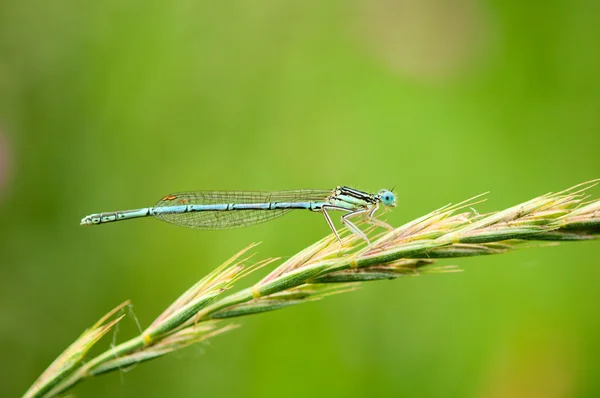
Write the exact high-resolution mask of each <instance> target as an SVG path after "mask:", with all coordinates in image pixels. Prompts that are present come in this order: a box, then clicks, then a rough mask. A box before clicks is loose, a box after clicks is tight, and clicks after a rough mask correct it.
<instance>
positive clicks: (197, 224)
mask: <svg viewBox="0 0 600 398" xmlns="http://www.w3.org/2000/svg"><path fill="white" fill-rule="evenodd" d="M380 204H383V205H384V206H392V207H394V206H396V197H395V196H394V194H393V193H392V192H391V190H387V189H382V190H380V191H379V192H378V193H377V194H371V193H368V192H363V191H359V190H358V189H354V188H350V187H345V186H342V187H337V188H336V189H334V190H333V191H332V190H310V189H305V190H296V191H274V192H253V191H197V192H182V193H174V194H169V195H167V196H165V197H164V198H162V199H161V200H159V201H158V203H157V204H156V205H155V206H154V207H144V208H142V209H135V210H123V211H114V212H109V213H97V214H91V215H89V216H86V217H84V218H83V219H82V220H81V225H93V224H103V223H107V222H112V221H121V220H129V219H132V218H139V217H148V216H154V217H156V218H158V219H160V220H163V221H167V222H170V223H172V224H177V225H182V226H186V227H191V228H198V229H227V228H237V227H246V226H248V225H254V224H258V223H262V222H265V221H269V220H272V219H274V218H276V217H279V216H282V215H284V214H286V213H288V212H289V211H291V210H296V209H305V210H310V211H313V212H322V213H323V215H324V216H325V220H326V221H327V224H328V225H329V227H330V228H331V230H332V231H333V233H334V234H335V236H336V237H337V238H338V240H339V239H340V236H339V235H338V233H337V231H336V229H335V227H334V225H333V222H332V221H331V217H330V216H329V213H328V211H330V210H339V211H343V212H345V213H346V214H344V215H343V216H342V217H341V221H342V223H343V224H344V225H345V226H346V227H347V228H348V229H349V230H350V231H352V232H353V233H355V234H357V235H359V236H360V237H362V238H363V239H364V240H366V241H367V242H369V239H368V238H367V236H366V235H365V234H364V233H363V232H362V231H361V230H360V228H358V227H357V226H356V225H355V224H354V223H353V222H352V221H351V220H350V218H352V217H356V216H363V217H365V220H366V221H367V222H368V223H370V224H375V225H380V226H387V224H385V223H384V222H382V221H379V220H377V219H375V218H373V215H374V214H375V212H376V211H377V209H378V208H379V206H380Z"/></svg>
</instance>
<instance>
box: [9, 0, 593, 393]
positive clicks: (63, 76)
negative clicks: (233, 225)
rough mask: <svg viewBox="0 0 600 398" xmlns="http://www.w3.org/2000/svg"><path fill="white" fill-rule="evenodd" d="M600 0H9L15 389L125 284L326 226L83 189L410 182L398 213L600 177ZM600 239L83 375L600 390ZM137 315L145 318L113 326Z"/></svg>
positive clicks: (195, 383)
mask: <svg viewBox="0 0 600 398" xmlns="http://www.w3.org/2000/svg"><path fill="white" fill-rule="evenodd" d="M599 4H600V3H598V2H597V1H595V0H578V1H552V2H547V1H529V2H525V3H523V2H519V1H482V0H452V1H446V0H428V1H422V0H399V1H392V0H385V1H372V0H354V1H328V2H323V1H302V2H297V1H294V2H277V1H243V0H234V1H229V2H222V3H221V2H202V1H189V0H187V1H186V0H182V1H174V2H155V1H129V2H122V1H114V0H107V1H102V2H86V1H84V2H81V1H74V0H61V1H58V2H46V1H40V0H22V1H18V2H17V1H12V2H11V1H3V2H0V352H1V353H2V361H0V370H1V371H0V378H1V382H0V396H3V397H9V396H18V395H20V394H22V393H23V392H24V391H25V390H26V388H27V387H28V386H29V385H30V384H31V383H32V382H33V381H34V380H35V379H36V378H37V376H38V375H39V374H40V373H41V372H42V371H43V370H44V369H45V368H46V367H47V366H48V364H49V363H50V362H51V361H52V360H53V359H54V358H55V357H56V356H57V355H58V354H59V353H60V352H62V350H63V349H64V348H65V347H66V346H68V345H69V344H70V343H71V342H72V341H73V340H74V339H75V338H76V337H77V336H78V335H79V333H81V331H83V329H84V328H86V327H88V326H89V325H91V324H92V323H93V322H95V321H96V319H98V318H99V317H100V316H101V315H102V314H104V313H106V312H107V311H108V310H109V309H111V308H113V307H114V306H116V305H117V304H118V303H120V302H122V301H124V300H125V299H131V300H132V301H133V303H134V311H135V315H136V316H137V319H138V320H139V322H140V324H141V325H142V326H147V325H148V324H149V323H150V322H151V321H152V320H153V319H154V317H155V316H157V315H158V314H159V313H160V312H161V311H162V310H163V309H164V308H165V307H166V306H168V305H169V304H170V302H171V301H172V300H174V299H175V298H176V297H177V296H178V295H179V294H180V293H181V292H183V291H184V290H185V289H186V288H187V287H189V286H190V285H192V284H193V283H194V282H195V281H196V280H198V279H199V278H200V277H202V276H203V275H204V274H206V273H207V272H208V271H210V270H212V269H213V268H214V267H216V266H217V265H219V264H220V263H221V262H222V261H223V260H224V259H226V258H228V257H229V256H230V255H232V254H233V253H235V252H237V251H238V250H239V249H241V248H242V247H245V246H246V245H247V244H249V243H250V242H255V241H262V242H263V244H262V245H261V246H260V247H259V248H258V252H259V256H262V257H269V256H289V255H291V254H293V253H295V252H297V251H298V250H300V249H302V248H303V247H305V246H306V245H308V244H310V243H311V242H313V241H315V240H317V239H319V238H321V237H322V236H324V235H325V234H326V233H328V228H327V226H326V224H325V222H324V221H323V219H322V217H321V216H319V215H313V214H307V213H303V212H299V213H298V214H291V215H288V216H286V217H283V218H281V219H278V220H276V221H272V222H270V223H267V224H263V225H258V226H255V227H252V228H246V229H239V230H231V231H221V232H210V231H208V232H207V231H195V230H190V229H186V228H177V227H174V226H171V225H168V224H166V223H161V222H159V221H156V220H151V219H148V220H136V221H132V222H127V223H122V224H121V223H119V224H113V225H106V226H101V227H94V228H84V227H80V226H79V225H78V223H79V220H80V218H81V217H82V216H84V215H86V214H89V213H93V212H99V211H111V210H118V209H127V208H135V207H143V206H149V205H152V204H153V203H154V202H155V201H156V200H157V199H159V198H161V197H162V196H163V195H165V194H167V193H170V192H177V191H183V190H197V189H253V190H272V189H296V188H319V189H321V188H332V187H335V186H336V185H341V184H346V185H351V186H354V187H357V188H360V189H364V190H369V191H377V190H379V189H381V188H389V187H391V186H394V185H395V186H396V191H397V192H398V194H399V206H398V207H397V208H396V209H395V210H394V212H393V213H390V214H388V215H387V218H388V220H389V221H390V222H391V223H393V224H396V225H399V224H401V223H403V222H406V221H408V220H410V219H412V218H414V217H417V216H420V215H422V214H424V213H426V212H429V211H431V210H432V209H434V208H437V207H439V206H441V205H444V204H446V203H447V202H451V201H454V202H457V201H460V200H463V199H465V198H467V197H470V196H472V195H475V194H478V193H480V192H484V191H488V190H489V191H491V194H490V198H489V200H488V202H486V203H484V204H482V205H479V206H478V209H479V211H481V212H484V211H492V210H496V209H501V208H503V207H506V206H510V205H514V204H516V203H519V202H521V201H524V200H527V199H530V198H532V197H533V196H536V195H539V194H543V193H546V192H548V191H557V190H560V189H563V188H566V187H569V186H571V185H574V184H576V183H579V182H582V181H586V180H589V179H592V178H597V177H600V157H599V156H598V153H599V149H600V112H599V110H600V51H598V39H599V38H600V24H599V23H598V15H600V14H599V13H600V5H599ZM594 194H595V195H599V194H600V192H599V190H598V189H596V190H595V191H594ZM599 255H600V245H599V244H598V243H597V242H587V243H577V244H565V245H561V246H558V247H548V248H541V249H533V250H528V251H521V252H516V253H512V254H508V255H504V256H494V257H487V258H475V259H464V260H463V259H456V260H454V261H452V262H450V263H449V264H459V265H461V267H462V268H463V269H464V270H465V271H466V272H463V273H460V274H445V275H427V276H423V277H419V278H406V279H402V280H397V281H392V282H379V283H372V284H369V285H366V286H364V288H363V289H361V290H360V291H357V292H353V293H350V294H346V295H338V296H334V297H330V298H327V299H326V300H323V301H321V302H318V303H311V304H307V305H303V306H298V307H293V308H289V309H286V310H283V311H279V312H273V313H268V314H263V315H259V316H252V317H247V318H243V319H240V322H241V324H242V325H243V327H242V328H240V329H238V330H236V331H233V332H230V333H228V334H225V335H223V336H219V337H217V338H215V339H214V340H212V341H211V342H210V343H209V344H200V345H197V346H195V347H193V348H189V349H186V350H185V351H182V352H179V353H176V354H173V355H170V356H167V357H164V358H161V359H158V360H155V361H152V362H149V363H145V364H143V365H140V366H138V367H137V368H135V369H133V370H131V371H129V372H127V373H124V374H118V373H115V374H108V375H104V376H102V377H98V378H95V379H93V380H89V381H86V382H85V383H83V384H81V385H79V386H78V387H77V388H76V389H75V390H74V393H75V394H76V395H77V396H85V397H106V396H111V397H130V396H147V397H162V396H182V397H188V396H245V397H254V396H256V397H259V396H260V397H278V396H282V395H285V396H288V397H301V396H302V397H303V396H356V397H358V396H366V395H371V396H406V397H415V396H418V397H597V396H600V379H599V378H598V374H599V371H600V339H598V336H599V335H600V318H599V314H600V312H599V310H600V293H599V291H598V286H599V285H600V268H599V265H600V263H599V260H598V258H599ZM136 330H137V326H136V325H135V321H134V320H133V319H132V318H131V317H128V318H127V319H126V320H124V321H123V322H122V325H121V327H120V329H119V333H118V334H117V336H116V339H117V340H118V341H124V340H125V339H127V338H129V337H132V336H133V335H134V334H135V333H136ZM113 337H114V336H108V338H106V339H105V340H103V341H101V342H100V343H99V349H106V348H108V347H109V345H110V342H111V339H112V338H113Z"/></svg>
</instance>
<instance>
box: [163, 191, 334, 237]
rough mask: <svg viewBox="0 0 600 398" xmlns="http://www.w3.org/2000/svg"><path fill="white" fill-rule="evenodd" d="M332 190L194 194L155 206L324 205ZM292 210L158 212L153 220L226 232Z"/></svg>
mask: <svg viewBox="0 0 600 398" xmlns="http://www.w3.org/2000/svg"><path fill="white" fill-rule="evenodd" d="M331 192H332V191H331V190H310V189H303V190H295V191H274V192H259V191H197V192H181V193H174V194H170V195H167V196H165V197H164V198H162V199H161V200H159V201H158V203H156V205H155V206H154V207H155V208H167V207H174V206H183V205H220V204H229V203H233V204H252V203H272V202H275V203H277V202H292V203H298V202H310V201H314V202H317V201H324V200H325V199H327V196H329V195H330V194H331ZM291 210H292V209H275V210H228V211H227V210H226V211H222V210H221V211H195V212H188V213H175V212H173V213H169V212H168V211H164V210H163V211H161V212H160V213H158V214H156V215H155V217H156V218H158V219H160V220H163V221H166V222H169V223H172V224H177V225H182V226H185V227H191V228H198V229H229V228H239V227H246V226H248V225H253V224H259V223H263V222H266V221H269V220H272V219H274V218H277V217H280V216H282V215H284V214H286V213H288V212H289V211H291Z"/></svg>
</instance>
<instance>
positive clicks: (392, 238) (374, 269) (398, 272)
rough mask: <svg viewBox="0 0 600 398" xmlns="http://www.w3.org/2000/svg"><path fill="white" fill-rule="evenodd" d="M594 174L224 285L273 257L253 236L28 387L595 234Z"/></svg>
mask: <svg viewBox="0 0 600 398" xmlns="http://www.w3.org/2000/svg"><path fill="white" fill-rule="evenodd" d="M599 181H600V180H594V181H590V182H586V183H583V184H579V185H577V186H575V187H573V188H570V189H567V190H564V191H561V192H558V193H548V194H546V195H542V196H540V197H537V198H534V199H532V200H529V201H527V202H524V203H521V204H519V205H517V206H513V207H511V208H508V209H506V210H503V211H499V212H494V213H489V214H479V213H477V212H476V211H474V210H473V209H472V207H473V206H474V205H475V204H477V203H479V202H480V201H481V195H480V196H477V197H474V198H471V199H469V200H466V201H464V202H461V203H459V204H457V205H447V206H444V207H442V208H440V209H437V210H434V211H433V212H431V213H429V214H426V215H424V216H422V217H420V218H418V219H416V220H413V221H411V222H409V223H407V224H405V225H402V226H400V227H398V228H394V229H391V230H389V231H387V230H384V231H381V230H380V229H377V228H375V227H366V228H363V229H364V231H365V233H366V234H368V236H369V238H370V240H371V242H372V243H371V244H370V245H367V244H366V243H365V242H364V241H363V240H362V239H361V238H360V237H358V236H356V235H355V234H351V233H348V231H345V232H344V233H343V234H342V241H341V242H338V241H337V240H336V239H335V237H334V236H331V235H330V236H327V237H325V238H323V239H321V240H320V241H318V242H316V243H315V244H313V245H311V246H309V247H308V248H306V249H304V250H302V251H300V252H299V253H297V254H296V255H294V256H292V257H291V258H290V259H288V260H286V261H284V262H282V263H281V264H280V265H279V266H277V267H276V268H275V269H274V270H273V271H272V272H271V273H269V274H268V275H267V276H266V277H264V278H263V279H262V280H260V281H259V282H258V283H256V284H254V285H253V286H250V287H247V288H245V289H243V290H240V291H238V292H234V293H229V290H230V288H231V287H232V286H233V284H234V282H237V281H239V280H240V279H244V278H245V277H247V276H248V275H249V274H251V273H252V272H254V271H256V270H257V269H259V268H262V267H265V266H267V265H268V264H270V263H272V262H275V261H278V259H275V258H273V259H265V260H261V261H254V260H253V259H252V255H251V254H248V253H249V252H250V251H251V249H252V248H254V246H255V245H254V244H253V245H250V246H249V247H247V248H245V249H244V250H242V251H240V252H238V253H236V254H235V255H234V256H232V257H231V258H230V259H229V260H228V261H226V262H225V263H224V264H222V265H221V266H219V267H218V268H216V269H215V270H214V271H212V272H211V273H209V274H208V275H207V276H206V277H204V278H202V279H201V280H200V281H198V282H197V283H196V284H194V286H192V287H191V288H190V289H188V290H187V291H186V292H185V293H184V294H182V295H181V296H180V297H179V298H178V299H177V300H176V301H175V302H174V303H173V304H172V305H171V306H169V308H167V309H166V310H165V311H164V312H163V313H162V314H161V315H160V316H159V317H157V318H156V320H155V321H154V322H153V323H152V324H151V325H150V326H149V327H148V328H147V329H146V330H144V332H142V334H141V335H139V336H136V337H134V338H132V339H130V340H128V341H126V342H124V343H121V344H119V345H117V346H115V347H112V348H110V349H109V350H107V351H105V352H104V353H102V354H100V355H98V356H96V357H94V358H91V359H90V358H86V356H87V353H88V351H89V349H90V348H91V347H92V346H93V345H94V344H95V343H96V342H97V341H98V340H99V339H100V338H101V337H102V336H104V335H105V334H106V333H108V332H109V331H110V330H111V329H112V328H113V327H114V325H116V323H117V322H119V320H120V319H121V318H122V317H123V316H124V315H120V316H118V315H117V314H118V312H119V310H120V309H121V308H122V307H123V306H124V305H126V304H127V303H125V304H122V305H121V306H119V307H117V308H116V309H115V310H113V311H111V312H110V313H109V314H107V315H106V316H105V317H103V318H102V319H100V321H98V322H97V323H96V324H94V325H93V326H92V327H91V328H90V329H88V330H86V331H85V332H84V333H83V334H82V335H81V336H80V337H79V339H77V340H76V341H75V342H74V343H73V344H72V345H71V346H70V347H69V348H67V350H65V352H64V353H63V354H61V355H60V356H59V357H58V358H57V359H56V360H55V361H54V362H53V363H52V364H51V365H50V367H49V368H48V369H47V370H46V371H45V372H44V373H43V374H42V375H41V376H40V378H39V379H38V380H37V381H36V382H35V383H34V384H33V385H32V386H31V388H30V389H29V390H28V391H27V392H26V393H25V397H52V396H56V395H59V394H62V393H64V392H65V391H67V390H69V389H70V388H72V387H73V386H74V385H76V384H77V383H79V382H81V381H84V380H86V379H88V378H90V377H92V376H95V375H99V374H102V373H106V372H110V371H114V370H119V369H123V368H125V367H128V366H131V365H134V364H138V363H141V362H144V361H147V360H149V359H152V358H156V357H159V356H162V355H165V354H167V353H170V352H173V351H176V350H179V349H182V348H184V347H186V346H189V345H191V344H194V343H197V342H200V341H203V340H206V339H209V338H212V337H214V336H217V335H219V334H222V333H224V332H227V331H229V330H231V329H233V328H235V327H236V326H237V325H235V324H231V323H229V321H230V320H231V319H232V318H237V317H240V316H244V315H251V314H256V313H261V312H266V311H272V310H276V309H280V308H284V307H289V306H292V305H296V304H301V303H305V302H311V301H315V300H320V299H321V298H323V297H326V296H328V295H332V294H338V293H344V292H348V291H351V290H354V289H356V288H357V287H358V286H359V284H360V283H361V282H369V281H374V280H381V279H395V278H399V277H402V276H415V275H422V274H425V273H446V272H456V271H459V269H457V268H456V267H454V266H439V265H437V262H436V261H437V259H442V258H455V257H472V256H483V255H495V254H502V253H506V252H509V251H513V250H517V249H523V248H530V247H544V246H548V242H566V241H582V240H590V239H597V238H598V236H600V200H597V199H596V200H591V201H587V200H588V198H587V196H586V195H585V192H586V190H589V189H590V188H592V187H593V186H595V185H596V184H597V183H598V182H599ZM466 209H469V210H467V211H465V210H466ZM363 227H365V226H364V225H363ZM84 360H86V362H84Z"/></svg>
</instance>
